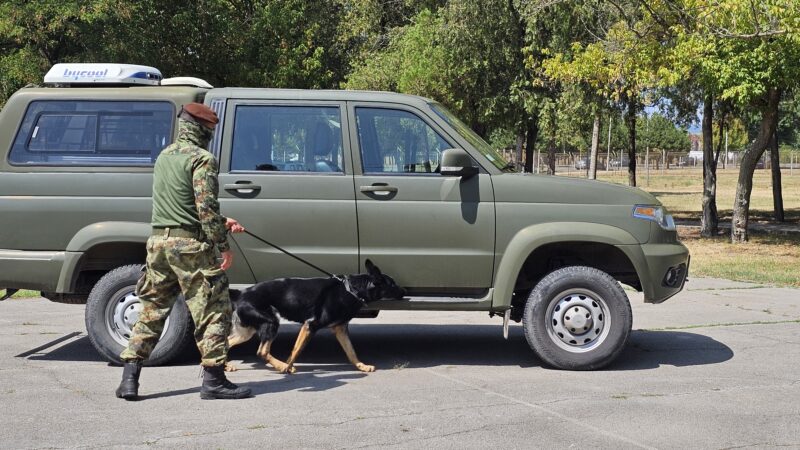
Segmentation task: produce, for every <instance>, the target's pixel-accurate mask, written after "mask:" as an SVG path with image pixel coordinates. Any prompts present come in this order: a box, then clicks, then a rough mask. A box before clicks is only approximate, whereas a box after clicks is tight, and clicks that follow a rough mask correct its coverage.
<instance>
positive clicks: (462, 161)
mask: <svg viewBox="0 0 800 450" xmlns="http://www.w3.org/2000/svg"><path fill="white" fill-rule="evenodd" d="M439 167H440V168H441V169H440V172H441V173H442V175H443V176H450V177H463V178H465V179H466V178H469V177H472V176H475V175H477V174H478V168H477V167H475V166H473V165H472V158H470V156H469V153H467V152H466V151H465V150H463V149H460V148H450V149H447V150H445V151H443V152H442V161H441V163H440V164H439Z"/></svg>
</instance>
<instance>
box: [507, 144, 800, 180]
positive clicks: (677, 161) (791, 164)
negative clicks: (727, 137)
mask: <svg viewBox="0 0 800 450" xmlns="http://www.w3.org/2000/svg"><path fill="white" fill-rule="evenodd" d="M500 153H501V154H502V155H503V156H504V157H505V159H506V161H509V162H513V163H515V164H516V162H517V161H516V154H515V152H514V151H513V150H511V149H503V150H501V151H500ZM547 158H548V155H547V153H546V152H544V153H542V152H536V153H535V154H534V160H533V172H534V173H544V172H547V165H548V164H547ZM555 159H556V173H561V172H575V171H587V170H589V159H588V156H587V154H586V153H569V152H567V153H556V155H555ZM740 161H741V152H728V154H727V155H720V157H719V161H718V162H717V168H720V169H738V168H739V163H740ZM780 163H781V168H782V169H786V170H788V171H789V175H794V174H795V173H800V151H792V152H783V153H782V154H781V157H780ZM523 164H524V160H523ZM523 164H517V166H518V167H523ZM636 167H637V169H638V170H640V171H641V170H647V169H650V170H657V171H665V170H669V169H683V168H689V167H696V168H698V169H700V168H702V167H703V159H702V157H699V158H698V157H694V156H692V155H690V154H689V153H687V152H657V151H651V152H650V154H649V156H648V155H646V154H637V155H636ZM756 168H757V169H770V168H771V161H770V158H769V153H767V152H765V153H764V155H762V157H761V159H760V160H759V162H758V163H757V164H756ZM597 170H607V171H616V170H628V154H627V152H624V151H623V152H619V151H617V152H602V153H598V155H597Z"/></svg>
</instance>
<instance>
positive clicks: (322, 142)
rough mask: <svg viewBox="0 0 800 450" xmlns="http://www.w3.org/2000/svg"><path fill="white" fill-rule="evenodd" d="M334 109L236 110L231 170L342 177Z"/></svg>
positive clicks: (338, 125) (263, 107)
mask: <svg viewBox="0 0 800 450" xmlns="http://www.w3.org/2000/svg"><path fill="white" fill-rule="evenodd" d="M343 167H344V164H343V162H342V121H341V114H340V112H339V108H338V107H336V106H267V105H241V106H237V107H236V115H235V119H234V127H233V144H232V146H231V170H232V171H234V170H257V171H279V172H334V173H337V172H338V173H342V172H343V169H342V168H343Z"/></svg>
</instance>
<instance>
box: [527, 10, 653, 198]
mask: <svg viewBox="0 0 800 450" xmlns="http://www.w3.org/2000/svg"><path fill="white" fill-rule="evenodd" d="M595 8H596V9H595V10H596V11H603V12H604V14H602V15H601V16H603V17H605V16H610V17H611V19H609V21H608V22H609V23H610V26H609V27H608V29H607V30H603V31H604V33H603V34H599V35H598V34H595V41H594V42H589V43H582V42H574V43H573V44H572V46H571V48H570V49H569V51H564V52H558V53H553V54H552V56H551V57H549V58H548V59H547V60H545V61H544V63H543V64H544V67H545V71H546V73H547V74H548V75H549V76H550V77H552V78H554V79H558V80H561V81H564V82H569V83H578V84H587V85H588V86H589V87H590V88H591V89H593V90H594V92H595V94H596V95H597V96H598V97H599V98H601V99H605V101H607V102H610V103H612V104H618V105H621V106H623V107H624V109H625V123H626V125H627V129H628V133H629V134H628V160H629V163H628V164H629V165H628V183H629V184H630V185H631V186H636V141H637V139H636V117H637V115H638V112H639V110H640V109H641V107H642V101H643V99H642V96H643V94H644V93H645V92H646V91H647V90H648V89H649V88H651V87H654V86H655V85H656V73H655V67H658V65H659V64H660V59H661V56H660V55H661V53H662V52H661V41H660V39H659V36H658V35H656V34H654V33H652V30H653V27H651V26H650V25H649V24H648V23H647V22H646V21H645V20H643V17H644V16H643V15H642V11H641V10H640V9H639V8H638V7H637V6H636V5H634V4H631V3H614V2H612V3H611V4H610V5H609V4H607V3H603V2H600V3H599V4H595ZM609 11H610V13H609Z"/></svg>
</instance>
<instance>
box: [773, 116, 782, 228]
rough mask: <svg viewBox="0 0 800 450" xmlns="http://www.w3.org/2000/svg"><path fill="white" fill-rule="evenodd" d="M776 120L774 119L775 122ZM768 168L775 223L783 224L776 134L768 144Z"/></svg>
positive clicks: (779, 159)
mask: <svg viewBox="0 0 800 450" xmlns="http://www.w3.org/2000/svg"><path fill="white" fill-rule="evenodd" d="M777 121H778V119H777V118H776V119H775V122H777ZM769 144H770V145H769V150H770V151H769V157H770V166H772V204H773V205H774V217H775V221H777V222H783V221H784V220H785V217H784V215H783V189H782V186H781V158H780V154H779V153H778V133H777V132H775V133H774V134H773V135H772V139H771V140H770V143H769Z"/></svg>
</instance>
